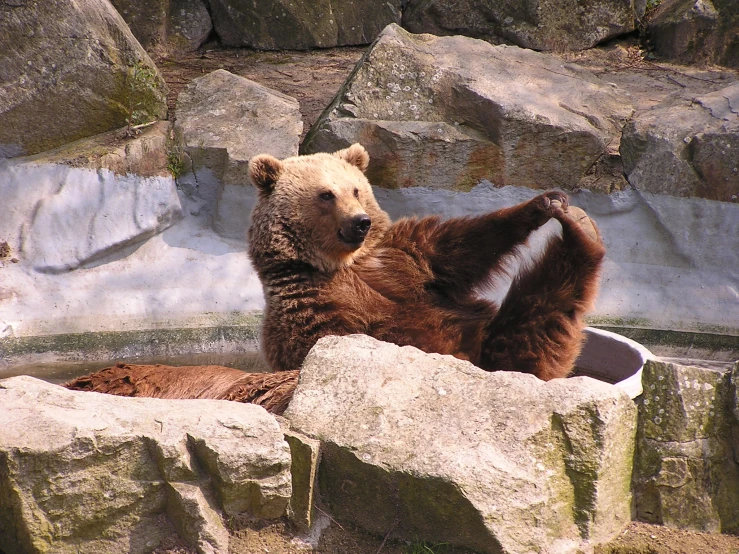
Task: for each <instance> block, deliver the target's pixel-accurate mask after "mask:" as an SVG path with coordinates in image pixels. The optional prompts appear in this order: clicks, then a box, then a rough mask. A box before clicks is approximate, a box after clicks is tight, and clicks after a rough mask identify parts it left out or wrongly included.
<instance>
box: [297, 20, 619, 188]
mask: <svg viewBox="0 0 739 554" xmlns="http://www.w3.org/2000/svg"><path fill="white" fill-rule="evenodd" d="M631 113H632V106H631V102H630V99H629V96H628V95H626V94H625V93H624V92H623V91H621V90H620V89H619V88H618V87H616V86H615V85H610V84H608V83H605V82H603V81H601V80H600V79H598V78H597V77H594V76H593V75H592V74H590V73H589V72H587V71H585V70H583V69H582V68H579V67H578V66H576V65H574V64H565V63H563V62H562V61H561V60H559V59H557V58H555V57H553V56H549V55H546V54H540V53H537V52H532V51H530V50H524V49H521V48H517V47H512V46H492V45H490V44H488V43H486V42H483V41H479V40H474V39H470V38H466V37H459V36H457V37H441V38H437V37H432V36H430V35H412V34H410V33H408V32H406V31H404V30H403V29H401V28H400V27H398V26H396V25H391V26H389V27H388V28H387V29H385V31H383V33H382V35H381V36H380V38H379V39H378V41H377V42H376V43H375V44H374V45H373V46H372V48H371V49H370V50H369V51H368V52H367V53H366V55H365V57H364V58H363V59H362V61H361V62H360V64H359V65H358V67H357V69H356V70H355V71H354V73H353V74H352V75H351V76H350V77H349V79H348V80H347V82H346V83H345V84H344V85H343V87H342V88H341V90H340V91H339V93H338V95H337V96H336V98H335V99H334V101H333V103H332V104H331V105H330V106H329V108H327V110H326V111H325V112H324V113H323V114H322V116H321V118H320V119H319V121H318V122H317V123H316V125H314V126H313V127H312V128H311V131H310V132H309V133H308V135H307V136H306V138H305V140H304V142H303V145H302V147H301V149H302V151H304V152H305V153H311V152H319V151H334V150H337V149H339V148H344V147H346V146H348V145H349V144H351V143H352V142H361V143H362V144H363V145H364V146H365V147H366V148H367V150H368V151H369V154H370V167H369V170H368V176H369V179H370V181H371V182H372V183H373V184H375V185H379V186H382V187H389V188H397V187H410V186H418V185H423V186H428V187H431V188H450V189H456V190H470V189H471V188H472V187H474V186H475V185H476V184H478V183H479V182H480V181H481V180H482V179H487V180H489V181H492V182H493V183H495V184H496V185H498V186H502V185H507V184H519V185H525V186H528V187H531V188H535V189H550V188H555V187H556V188H563V189H573V188H576V187H578V186H580V185H581V184H582V183H581V181H583V180H584V179H585V176H586V174H587V173H588V172H589V171H590V170H591V169H592V168H593V167H594V165H595V164H596V163H597V162H598V161H599V160H600V159H602V158H606V157H608V156H611V155H613V154H615V153H617V146H616V145H617V144H618V140H619V136H620V133H621V129H622V126H623V124H624V122H625V121H626V119H627V118H628V117H629V116H630V115H631ZM619 179H620V177H619ZM619 182H620V181H619Z"/></svg>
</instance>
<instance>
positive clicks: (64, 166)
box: [0, 122, 182, 273]
mask: <svg viewBox="0 0 739 554" xmlns="http://www.w3.org/2000/svg"><path fill="white" fill-rule="evenodd" d="M168 129H169V126H168V124H167V123H165V122H161V123H158V124H157V125H154V126H152V127H151V128H149V129H147V130H146V132H145V133H143V134H142V135H140V136H138V137H136V138H133V139H119V138H118V137H117V135H116V134H115V132H111V133H107V134H104V135H102V136H97V137H93V138H90V139H83V140H81V141H78V142H76V143H73V144H71V145H69V146H67V147H64V148H60V149H58V150H55V151H51V152H47V153H43V154H38V155H36V156H31V157H29V158H19V159H16V160H8V161H6V162H5V163H0V193H1V194H2V195H3V197H4V198H5V199H6V200H7V202H8V205H11V206H13V209H12V210H8V212H7V213H6V216H5V217H4V218H3V220H2V221H0V234H2V236H4V237H7V238H8V239H9V243H10V245H11V247H12V248H13V250H14V251H16V252H19V258H20V259H21V261H22V262H24V263H27V264H29V265H30V266H31V267H33V268H34V269H35V270H37V271H41V272H48V273H57V272H62V271H69V270H73V269H76V268H78V267H80V266H83V265H87V264H90V263H92V262H95V261H96V260H100V259H101V258H104V257H105V256H108V255H110V254H112V253H114V252H116V251H120V250H121V249H123V248H125V247H127V246H129V245H133V244H136V243H141V242H142V241H144V240H146V239H147V238H149V237H151V236H153V235H155V234H157V233H160V232H161V231H163V230H164V229H166V228H167V227H169V226H170V225H172V224H173V223H175V222H177V221H179V220H180V219H181V217H182V208H181V205H180V199H179V197H178V195H177V190H176V187H175V182H174V179H173V178H172V176H171V175H170V174H168V173H167V169H166V163H167V132H168ZM28 183H33V184H34V186H33V187H32V188H31V189H29V188H28Z"/></svg>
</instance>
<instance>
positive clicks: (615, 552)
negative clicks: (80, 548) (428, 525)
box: [153, 517, 739, 554]
mask: <svg viewBox="0 0 739 554" xmlns="http://www.w3.org/2000/svg"><path fill="white" fill-rule="evenodd" d="M230 531H231V540H230V544H229V554H261V553H265V554H471V553H470V552H469V551H467V550H463V549H455V548H451V547H448V546H447V545H444V544H441V545H434V544H427V546H428V547H429V549H428V550H423V549H421V548H420V547H419V543H413V542H408V541H399V540H397V539H395V538H393V537H392V535H390V536H389V537H388V538H387V539H386V538H384V537H376V536H373V535H370V534H368V533H365V532H363V531H361V530H359V529H357V528H355V527H353V526H351V525H349V524H346V523H341V524H339V523H337V522H335V521H332V522H331V523H330V525H329V526H328V527H327V528H326V529H325V530H324V531H323V532H322V533H321V535H320V538H319V539H318V541H317V544H315V545H312V544H311V538H310V537H308V536H307V535H305V534H301V533H298V532H296V531H295V530H294V529H293V528H292V527H291V525H290V524H289V523H288V522H286V521H285V520H284V519H283V520H278V521H272V522H269V521H260V520H254V519H251V518H248V517H239V518H235V519H234V520H232V521H231V522H230ZM153 554H196V551H195V550H194V549H192V548H190V547H188V546H187V545H186V544H185V543H184V542H182V541H181V540H179V539H172V540H170V541H168V542H166V543H165V544H162V545H161V546H160V547H159V548H158V549H157V550H156V551H155V552H154V553H153ZM595 554H739V537H736V536H732V535H719V534H711V533H699V532H697V531H686V530H680V529H670V528H668V527H662V526H660V525H650V524H647V523H637V522H635V523H632V524H631V525H629V527H627V528H626V529H625V530H624V531H623V532H622V533H621V534H620V535H619V536H618V537H617V538H616V539H615V540H613V541H611V542H610V543H608V544H606V545H602V546H598V547H596V548H595Z"/></svg>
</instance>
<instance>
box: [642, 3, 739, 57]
mask: <svg viewBox="0 0 739 554" xmlns="http://www.w3.org/2000/svg"><path fill="white" fill-rule="evenodd" d="M647 33H648V37H649V42H650V44H651V45H652V46H653V47H654V51H655V53H656V54H658V55H659V56H663V57H665V58H669V59H671V60H675V61H678V62H681V63H685V64H694V63H703V64H705V63H708V64H720V65H725V66H727V67H739V5H737V3H736V2H735V1H734V0H664V1H663V2H661V3H660V4H659V6H658V8H657V10H656V11H655V12H654V14H653V15H652V16H651V17H650V18H649V22H648V23H647Z"/></svg>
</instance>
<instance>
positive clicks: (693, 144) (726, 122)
mask: <svg viewBox="0 0 739 554" xmlns="http://www.w3.org/2000/svg"><path fill="white" fill-rule="evenodd" d="M621 157H622V159H623V166H624V172H625V174H626V177H627V179H628V181H629V183H630V184H631V185H632V186H633V187H635V188H636V189H638V190H640V191H644V192H650V193H658V194H669V195H673V196H692V197H699V198H707V199H710V200H722V201H726V202H736V201H737V198H739V164H738V163H737V160H739V83H735V84H732V85H730V86H728V87H725V88H723V89H720V90H718V91H716V92H712V93H708V94H704V95H702V96H698V97H695V98H691V99H687V98H682V97H677V98H668V99H667V100H665V101H664V102H662V103H661V104H659V105H657V106H655V107H653V108H651V109H649V110H646V111H643V112H640V113H638V114H637V115H636V116H635V117H634V118H633V119H632V120H631V121H630V122H629V123H628V124H627V125H626V127H625V128H624V133H623V137H622V139H621Z"/></svg>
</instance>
